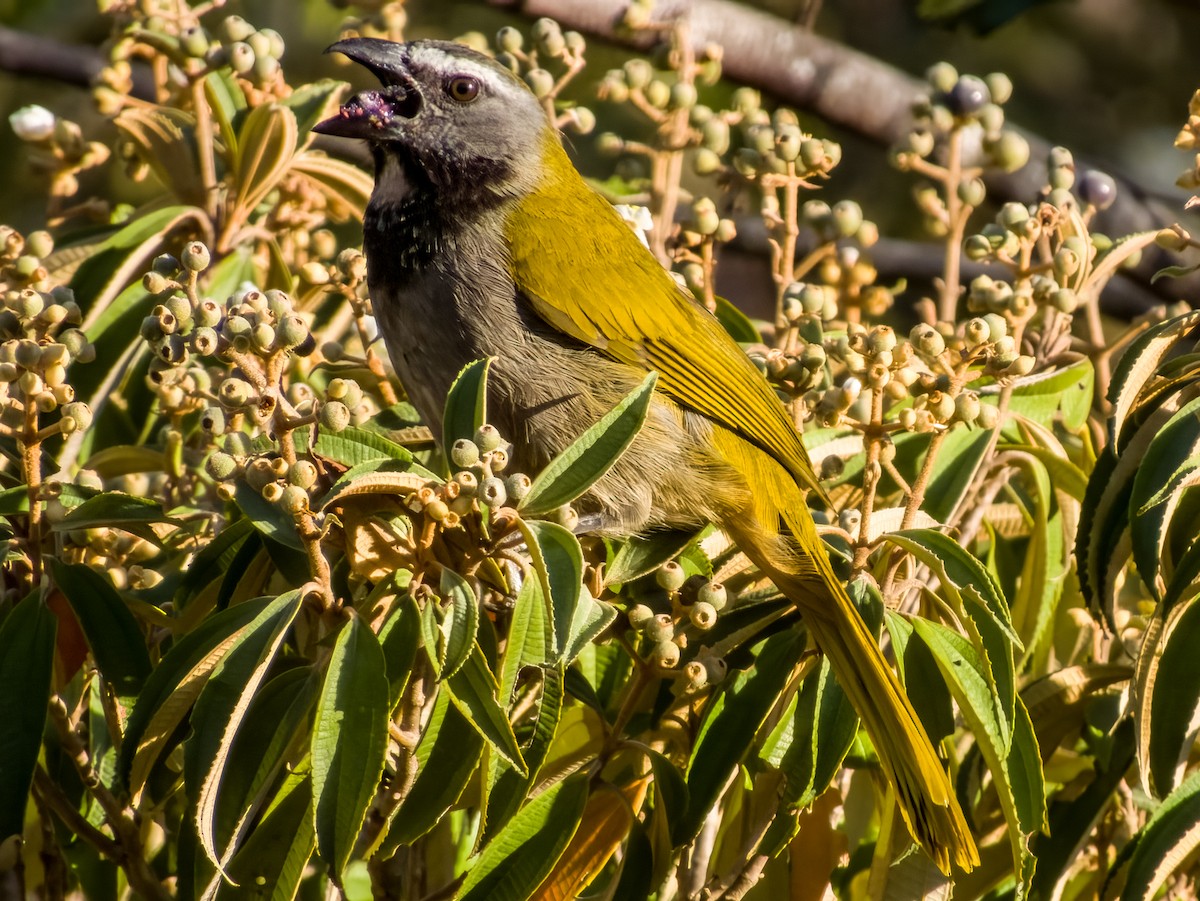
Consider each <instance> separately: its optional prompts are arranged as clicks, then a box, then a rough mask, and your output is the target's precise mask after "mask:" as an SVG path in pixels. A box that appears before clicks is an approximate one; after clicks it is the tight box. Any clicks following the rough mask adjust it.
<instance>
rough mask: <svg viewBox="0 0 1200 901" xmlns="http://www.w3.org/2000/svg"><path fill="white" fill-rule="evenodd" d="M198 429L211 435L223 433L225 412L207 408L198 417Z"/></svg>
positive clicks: (216, 408)
mask: <svg viewBox="0 0 1200 901" xmlns="http://www.w3.org/2000/svg"><path fill="white" fill-rule="evenodd" d="M200 427H201V428H202V429H204V431H206V432H208V433H209V434H212V435H220V434H222V433H224V431H225V411H224V410H223V409H221V408H220V407H209V408H208V409H206V410H205V411H204V413H203V414H202V415H201V417H200Z"/></svg>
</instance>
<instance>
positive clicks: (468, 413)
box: [442, 357, 492, 448]
mask: <svg viewBox="0 0 1200 901" xmlns="http://www.w3.org/2000/svg"><path fill="white" fill-rule="evenodd" d="M491 365H492V358H491V357H488V358H487V359H486V360H476V361H475V362H473V363H468V364H467V365H466V366H464V367H463V368H462V371H461V372H460V373H459V374H458V376H457V377H456V378H455V379H454V384H453V385H451V386H450V392H449V393H448V394H447V395H446V409H445V412H444V413H443V415H442V446H443V447H445V448H450V447H453V445H454V442H455V441H458V440H459V439H460V438H466V439H468V440H471V441H474V440H475V433H476V432H477V431H479V427H480V426H481V425H483V424H485V423H486V422H487V379H488V368H489V367H490V366H491Z"/></svg>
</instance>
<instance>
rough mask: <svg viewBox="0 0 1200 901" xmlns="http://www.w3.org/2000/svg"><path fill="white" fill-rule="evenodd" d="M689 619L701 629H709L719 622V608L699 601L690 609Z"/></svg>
mask: <svg viewBox="0 0 1200 901" xmlns="http://www.w3.org/2000/svg"><path fill="white" fill-rule="evenodd" d="M688 619H689V620H691V622H692V625H693V626H695V627H696V628H697V629H700V630H708V629H711V628H712V627H713V626H715V625H716V624H717V610H716V608H715V607H713V605H712V604H709V603H706V602H705V601H697V602H696V603H695V604H692V606H691V608H690V609H689V610H688Z"/></svg>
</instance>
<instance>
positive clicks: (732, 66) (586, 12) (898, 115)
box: [487, 0, 1200, 300]
mask: <svg viewBox="0 0 1200 901" xmlns="http://www.w3.org/2000/svg"><path fill="white" fill-rule="evenodd" d="M487 2H489V3H490V4H491V5H495V6H503V7H506V8H508V9H510V10H512V11H514V12H518V13H521V14H523V15H527V16H534V17H536V16H550V17H552V18H554V19H557V20H558V21H559V22H560V23H561V24H562V25H564V26H565V27H569V28H573V29H576V30H578V31H581V32H584V33H587V34H591V35H594V36H597V37H601V38H604V39H605V40H609V41H613V42H615V43H618V44H623V45H625V46H628V47H633V48H637V49H640V50H646V49H648V48H650V47H652V46H653V45H654V44H655V42H656V41H657V40H658V39H659V36H660V35H661V33H662V32H661V31H657V30H646V31H640V32H636V33H631V32H629V31H627V30H621V29H620V28H619V27H618V26H619V23H620V19H621V16H622V14H623V13H624V11H625V9H626V8H627V7H628V5H629V3H628V0H487ZM685 13H686V14H687V15H688V21H689V27H690V32H689V36H690V39H691V41H692V46H693V47H696V48H701V47H703V46H704V45H706V44H708V43H717V44H720V45H721V46H722V47H723V48H724V56H723V58H722V68H723V72H724V74H725V76H726V77H727V78H729V79H731V80H733V81H736V82H739V83H741V84H746V85H750V86H752V87H755V88H758V89H759V90H761V91H763V92H764V93H767V94H769V95H771V96H773V97H775V98H777V99H778V100H780V101H782V102H784V103H787V104H790V105H792V106H795V107H798V108H800V109H804V110H807V111H809V112H812V113H815V114H816V115H818V116H820V117H821V118H822V119H824V120H825V121H826V122H829V123H831V124H834V125H838V126H841V127H843V128H846V129H849V130H850V131H853V132H856V133H857V134H860V135H862V136H863V137H866V138H868V139H870V140H872V141H874V142H876V143H878V144H881V145H885V146H887V145H891V144H892V143H894V142H895V141H896V140H897V139H899V138H900V137H901V136H902V135H904V134H905V133H906V131H907V130H908V127H909V124H910V121H911V119H910V113H909V110H910V108H911V106H912V102H913V100H914V99H915V98H916V97H917V96H918V95H919V94H921V93H922V92H924V90H925V88H924V86H923V84H922V83H921V82H920V81H919V80H917V79H915V78H913V77H912V76H910V75H908V74H906V73H904V72H901V71H900V70H898V69H896V68H894V67H893V66H890V65H888V64H887V63H885V62H883V61H881V60H879V59H876V58H874V57H871V56H868V55H867V54H864V53H860V52H859V51H857V50H853V49H851V48H849V47H847V46H845V45H844V44H840V43H838V42H837V41H833V40H830V39H828V38H825V37H821V36H820V35H816V34H813V33H812V32H810V31H808V30H806V29H805V28H802V27H799V26H797V25H795V24H793V23H791V22H788V21H787V20H785V19H781V18H778V17H776V16H772V15H770V14H769V13H765V12H761V11H759V10H756V9H752V8H750V7H748V6H744V5H742V4H740V3H734V2H731V0H657V2H656V3H655V4H654V12H653V15H654V20H655V21H656V22H659V23H663V22H670V21H672V20H673V19H676V18H678V17H679V16H681V15H683V14H685ZM1184 113H1185V111H1184V110H1182V109H1181V110H1180V119H1181V120H1182V118H1183V116H1184ZM1022 134H1023V135H1024V136H1025V138H1026V139H1027V140H1028V141H1029V147H1030V163H1029V165H1027V166H1025V167H1024V168H1023V169H1021V170H1020V171H1018V172H1015V173H1012V174H1010V175H994V176H989V177H987V178H985V179H984V180H985V181H986V182H987V185H988V193H989V196H990V197H992V198H993V199H998V200H1001V201H1004V200H1016V201H1021V202H1025V203H1028V202H1029V201H1031V200H1032V199H1033V198H1034V197H1036V196H1037V193H1038V191H1039V190H1041V188H1042V187H1043V186H1044V185H1045V183H1046V166H1045V159H1046V156H1047V154H1048V153H1049V151H1050V148H1051V143H1050V142H1049V141H1047V140H1045V139H1044V138H1041V137H1039V136H1037V135H1034V134H1030V133H1029V132H1022ZM1076 168H1077V171H1078V174H1079V175H1082V174H1083V173H1084V172H1085V171H1086V170H1087V169H1089V168H1092V167H1091V166H1089V165H1087V164H1085V162H1084V161H1082V160H1080V158H1079V156H1078V155H1076ZM1109 174H1110V175H1112V176H1113V178H1114V179H1115V180H1116V182H1117V186H1118V192H1117V200H1116V203H1114V204H1113V206H1112V207H1111V208H1110V209H1108V210H1105V211H1104V212H1103V213H1102V214H1100V215H1099V216H1098V217H1097V219H1098V222H1097V227H1098V228H1099V229H1100V230H1101V231H1104V232H1106V233H1108V234H1113V235H1124V234H1130V233H1132V232H1137V231H1145V230H1149V229H1159V228H1165V227H1167V226H1169V225H1170V224H1171V223H1173V222H1176V221H1179V220H1180V219H1182V218H1183V216H1184V213H1183V210H1182V207H1181V200H1180V199H1179V198H1176V197H1172V196H1167V195H1158V194H1155V193H1153V192H1151V191H1149V190H1147V189H1146V188H1144V187H1143V186H1141V185H1139V184H1138V183H1136V182H1134V181H1132V180H1130V179H1128V178H1126V177H1123V176H1121V175H1120V174H1119V173H1115V172H1110V173H1109ZM1145 257H1146V259H1145V260H1144V262H1143V263H1142V265H1141V266H1139V267H1138V269H1137V276H1138V278H1139V279H1140V280H1142V281H1143V282H1148V281H1149V278H1150V276H1151V275H1152V274H1153V273H1154V272H1156V271H1157V270H1158V269H1160V268H1162V267H1163V266H1167V265H1171V264H1172V263H1174V262H1177V260H1176V259H1174V258H1173V257H1172V256H1170V255H1168V254H1166V253H1165V252H1161V251H1157V250H1156V249H1152V250H1151V252H1148V253H1146V254H1145ZM1198 285H1200V276H1194V277H1192V278H1191V279H1188V280H1183V279H1164V280H1162V281H1160V282H1158V283H1157V284H1155V285H1154V286H1153V287H1151V288H1150V289H1149V290H1151V291H1153V292H1154V293H1155V294H1156V295H1157V296H1158V297H1159V298H1166V299H1169V300H1173V299H1175V298H1176V297H1178V296H1181V295H1185V294H1186V292H1188V291H1191V290H1193V289H1194V288H1196V287H1197V286H1198Z"/></svg>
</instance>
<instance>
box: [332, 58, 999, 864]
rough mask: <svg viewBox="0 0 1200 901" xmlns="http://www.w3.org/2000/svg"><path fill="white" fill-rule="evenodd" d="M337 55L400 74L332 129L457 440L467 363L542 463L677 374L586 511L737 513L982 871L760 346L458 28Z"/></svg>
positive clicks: (917, 823)
mask: <svg viewBox="0 0 1200 901" xmlns="http://www.w3.org/2000/svg"><path fill="white" fill-rule="evenodd" d="M327 52H337V53H341V54H344V55H345V56H347V57H348V58H349V59H351V60H352V61H354V62H356V63H358V64H360V65H362V66H363V67H365V68H366V69H368V70H369V71H370V72H371V73H373V74H374V76H375V77H376V78H377V79H378V80H379V82H380V85H381V86H380V88H378V89H372V90H366V91H362V92H360V93H358V94H356V95H355V96H354V97H352V98H351V99H349V100H348V101H347V102H346V103H344V104H343V105H342V106H341V108H340V109H339V110H338V112H337V114H336V115H334V116H332V117H331V118H328V119H326V120H324V121H322V122H321V123H319V124H318V125H317V126H316V128H315V130H316V131H317V132H319V133H323V134H326V135H338V136H342V137H346V138H358V139H363V140H365V141H366V143H367V146H368V148H369V150H370V153H371V157H372V159H373V162H374V169H375V184H374V190H373V191H372V194H371V197H370V200H369V202H368V204H367V207H366V211H365V213H364V216H363V252H364V254H365V256H366V260H367V286H368V291H369V293H370V296H371V301H372V306H373V309H374V312H375V317H376V320H377V321H378V323H379V328H380V332H381V334H382V336H383V339H384V342H385V344H386V346H387V349H388V353H389V356H390V357H391V360H392V363H393V365H394V367H395V369H396V372H397V375H398V376H399V378H400V380H401V382H402V384H403V385H404V386H405V389H406V391H407V392H408V395H409V399H410V401H411V402H412V403H413V404H414V406H415V407H416V408H417V410H418V412H419V413H420V414H421V415H422V417H423V418H424V419H425V421H426V423H427V424H428V425H429V426H430V427H431V428H432V429H433V430H434V432H435V435H437V434H438V423H439V422H440V416H441V411H442V409H443V406H444V403H445V398H446V395H447V393H448V391H449V389H450V387H451V385H452V383H453V380H454V378H455V376H456V375H457V373H458V372H459V371H460V370H461V369H462V368H463V367H464V366H465V365H467V364H469V363H471V362H473V361H475V360H478V359H482V358H492V363H491V367H490V369H489V374H488V397H487V402H488V407H487V409H488V418H489V420H490V422H491V423H492V424H493V425H495V426H496V427H497V428H498V429H499V430H500V432H501V434H503V435H504V436H505V437H506V438H507V439H508V440H509V441H510V442H511V443H512V456H511V462H510V466H513V467H519V468H521V469H522V471H529V472H536V471H538V469H539V468H540V467H544V466H545V465H546V464H547V463H549V462H550V461H551V460H552V459H553V458H554V457H555V456H556V455H557V454H558V453H559V452H561V451H562V450H564V449H565V448H566V447H567V446H568V445H569V444H570V443H571V441H572V439H573V438H574V437H576V436H577V435H578V434H579V433H580V431H582V429H583V428H584V427H586V426H587V425H589V424H591V423H594V422H596V421H597V420H599V419H600V418H601V417H602V416H603V415H604V414H605V413H607V412H608V411H609V410H611V409H612V408H613V407H614V406H615V405H616V404H617V403H618V402H620V401H621V400H622V398H624V397H625V396H626V395H627V394H628V393H629V392H631V391H632V390H633V389H634V388H636V387H638V386H639V385H640V384H641V383H642V382H643V380H644V379H646V377H647V376H648V374H649V373H651V372H654V373H657V382H656V384H655V388H654V392H653V396H652V400H651V403H650V408H649V412H648V414H647V417H646V421H645V424H644V426H643V427H642V429H641V431H640V432H639V433H638V434H637V436H636V437H635V439H634V440H633V442H632V443H631V444H630V446H629V447H628V449H627V450H626V451H625V453H624V454H623V455H622V456H621V457H619V458H618V460H617V462H616V463H615V464H614V465H613V467H612V468H611V469H610V470H609V471H608V472H607V473H606V474H605V475H604V476H603V477H601V478H600V479H599V480H598V481H597V482H596V483H595V484H594V485H593V486H592V487H591V488H590V489H589V490H588V492H587V493H586V494H585V495H584V496H582V497H581V498H580V499H579V500H578V501H577V502H576V505H577V507H578V509H579V513H580V516H581V521H584V520H586V521H587V522H589V523H590V524H591V527H592V531H594V532H595V533H596V534H599V535H605V536H630V535H638V534H645V533H651V532H654V531H656V530H667V529H671V530H683V529H691V530H695V529H698V528H701V527H703V526H705V525H707V524H709V523H716V524H718V525H719V526H720V527H721V528H722V529H723V530H724V531H725V532H726V533H727V534H728V535H729V536H730V537H731V538H732V539H733V540H734V541H735V542H736V544H737V545H738V546H739V548H740V549H741V550H742V551H743V552H744V553H745V554H746V555H747V557H748V558H749V559H750V560H751V561H752V562H753V563H754V564H755V565H756V566H757V567H758V568H759V570H760V571H761V572H762V573H764V574H765V575H766V576H767V577H769V578H770V579H771V580H772V581H773V582H774V584H775V586H776V587H777V588H778V589H779V591H780V592H781V593H782V594H783V595H784V596H785V597H787V598H788V600H789V601H790V602H791V603H792V604H793V605H794V606H795V607H796V608H797V609H798V610H799V612H800V614H801V618H802V620H803V621H804V622H805V623H806V625H807V628H808V630H809V632H810V634H811V636H812V638H813V639H814V641H815V643H816V645H817V647H818V648H819V649H820V651H821V652H822V653H823V654H824V655H825V657H826V658H827V659H828V660H829V662H830V664H831V666H832V668H833V671H834V674H835V676H836V677H837V679H838V681H839V683H840V684H841V686H842V687H843V689H844V690H845V691H846V694H847V696H848V697H849V699H850V701H851V703H852V704H853V706H854V708H855V710H856V711H857V713H858V715H859V717H860V718H861V720H862V723H863V724H864V726H865V728H866V731H867V734H868V735H869V737H870V739H871V741H872V742H873V744H874V746H875V748H876V750H877V752H878V756H879V761H880V764H881V769H882V770H883V772H884V774H885V775H886V777H887V779H888V780H889V782H890V783H891V785H892V786H893V787H894V789H895V796H896V798H897V800H898V802H899V808H900V811H901V815H902V818H903V821H904V823H905V824H906V825H907V827H908V830H909V832H910V833H911V834H912V835H913V836H914V837H915V838H916V840H917V841H918V842H919V843H920V845H921V846H922V847H923V848H924V849H925V851H926V852H927V853H928V854H929V855H930V857H931V858H932V859H933V861H934V862H935V863H936V864H937V866H938V867H939V868H940V869H941V870H942V871H943V872H946V873H949V872H950V867H951V863H952V862H953V864H954V865H956V866H957V867H959V868H960V869H961V870H964V871H966V870H970V869H971V868H973V867H974V866H976V865H978V862H979V856H978V851H977V849H976V846H975V842H974V840H973V838H972V836H971V831H970V829H969V827H968V825H967V822H966V819H965V817H964V815H963V812H962V808H961V807H960V805H959V803H958V800H957V798H956V796H955V793H954V790H953V788H952V786H951V783H950V780H949V777H948V775H947V773H946V770H945V768H944V766H943V764H942V762H941V760H940V759H939V757H938V754H937V752H936V751H935V750H934V748H933V745H932V743H931V742H930V740H929V737H928V736H927V734H926V732H925V730H924V728H923V727H922V725H921V722H920V720H919V718H918V716H917V714H916V712H915V710H914V708H913V706H912V703H911V702H910V701H909V699H908V697H907V695H906V694H905V692H904V689H903V688H902V686H901V684H900V682H899V680H898V678H897V677H896V675H895V673H894V672H893V670H892V668H891V667H890V666H889V664H888V663H887V660H886V658H885V657H884V655H883V653H882V651H881V650H880V647H879V645H878V643H877V641H876V639H875V638H874V636H873V635H872V633H871V631H870V630H869V629H868V628H867V626H866V624H865V623H864V621H863V619H862V617H861V616H860V615H859V613H858V611H857V609H856V608H855V606H854V603H853V602H852V601H851V599H850V596H849V594H848V593H847V591H846V588H845V586H844V585H843V583H842V582H841V580H840V579H839V578H838V577H837V575H836V573H835V572H834V569H833V566H832V564H831V562H830V559H829V557H828V555H827V553H826V551H825V550H824V545H823V543H822V541H821V539H820V536H819V535H818V532H817V528H816V525H815V522H814V520H813V516H812V514H811V512H810V509H809V506H808V502H807V498H808V497H809V496H810V495H813V494H815V495H817V496H819V497H823V491H822V488H821V486H820V484H819V481H818V479H817V476H816V474H815V472H814V470H813V466H812V463H811V461H810V459H809V456H808V454H807V452H806V451H805V448H804V444H803V442H802V440H801V437H800V434H799V433H798V431H797V429H796V427H795V426H794V424H793V422H792V420H791V417H790V416H789V415H788V413H787V410H786V408H785V407H784V405H783V403H782V402H781V401H780V400H779V398H778V397H777V396H776V394H775V392H774V390H773V389H772V388H771V387H770V385H769V384H768V383H767V381H766V380H765V379H764V378H763V376H762V374H761V373H760V372H759V370H758V369H757V368H756V367H755V366H754V364H753V362H752V361H751V360H750V358H749V357H748V356H747V355H746V353H745V352H744V351H743V350H742V348H741V347H740V346H739V345H738V344H737V343H736V342H735V341H734V340H733V338H731V337H730V336H729V334H728V333H727V332H726V331H725V329H724V328H723V327H722V325H721V324H720V323H719V322H718V320H717V319H716V318H715V317H714V316H713V315H712V314H711V313H709V311H708V310H707V309H705V308H704V307H703V306H702V305H701V304H699V303H698V302H697V301H696V300H695V299H694V298H693V297H692V296H691V295H690V294H688V293H686V292H685V291H684V290H683V289H682V288H681V287H680V286H679V284H678V283H677V282H676V281H675V279H674V278H673V277H672V276H671V274H670V273H669V272H667V270H666V269H664V267H663V266H662V265H661V264H660V263H659V262H658V260H657V259H656V258H655V257H654V256H653V255H652V254H651V253H650V251H649V250H647V249H646V248H645V247H644V246H643V244H642V242H641V241H640V240H639V238H638V236H637V235H636V234H635V232H634V231H633V229H631V228H630V227H629V225H628V224H627V223H626V221H625V220H623V219H622V218H621V216H620V214H619V213H618V212H616V211H615V210H614V208H613V206H612V205H611V204H610V203H609V202H608V201H607V200H606V199H605V198H604V197H603V196H602V195H600V194H599V193H598V192H597V191H595V190H594V189H593V188H592V187H591V186H590V185H588V183H587V182H586V181H585V180H584V178H583V176H582V175H581V174H580V173H579V172H578V170H577V169H576V168H575V166H574V165H573V163H572V162H571V160H570V158H569V156H568V155H567V153H566V151H565V149H564V147H563V145H562V142H561V139H560V137H559V135H558V132H557V130H556V129H555V128H554V127H553V125H552V123H551V122H550V121H549V119H548V118H547V116H546V114H545V112H544V110H543V108H542V105H541V104H540V102H539V101H538V100H537V99H536V97H535V96H534V95H533V93H532V92H531V91H530V90H529V89H528V88H527V87H526V85H525V83H524V82H523V81H522V80H521V79H520V78H519V77H518V76H517V75H515V74H514V73H512V72H511V71H509V70H508V69H507V68H505V67H504V66H502V65H501V64H500V63H498V62H496V61H495V60H493V59H492V58H491V57H489V56H487V55H486V54H483V53H480V52H477V51H475V50H472V49H469V48H467V47H465V46H463V45H459V44H456V43H450V42H444V41H433V40H416V41H410V42H406V43H397V42H391V41H386V40H382V39H377V38H365V37H354V38H347V39H344V40H341V41H338V42H336V43H334V44H332V45H331V46H330V47H329V48H328V51H327ZM438 437H439V439H440V435H438Z"/></svg>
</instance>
